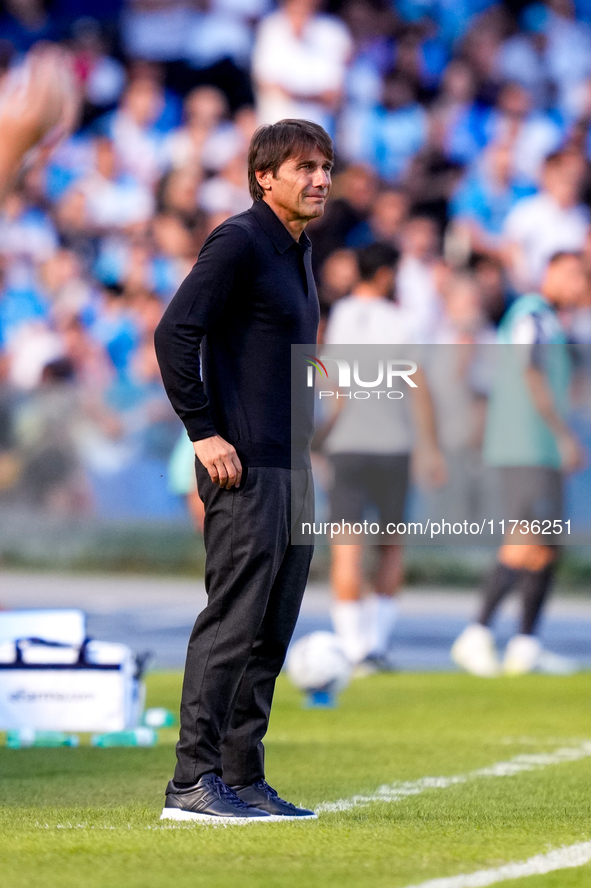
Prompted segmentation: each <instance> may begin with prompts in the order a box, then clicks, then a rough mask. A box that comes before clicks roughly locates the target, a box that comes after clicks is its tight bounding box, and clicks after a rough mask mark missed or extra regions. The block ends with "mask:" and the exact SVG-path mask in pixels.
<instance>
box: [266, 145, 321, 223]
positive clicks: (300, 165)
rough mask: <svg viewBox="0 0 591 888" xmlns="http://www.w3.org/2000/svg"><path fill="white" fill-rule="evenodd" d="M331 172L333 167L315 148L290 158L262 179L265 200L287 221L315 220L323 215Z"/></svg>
mask: <svg viewBox="0 0 591 888" xmlns="http://www.w3.org/2000/svg"><path fill="white" fill-rule="evenodd" d="M331 169H332V163H331V162H330V161H329V160H327V159H326V157H325V156H324V155H323V154H322V152H321V151H320V150H319V149H318V148H315V149H313V150H312V151H309V152H307V153H306V154H302V155H300V156H299V157H290V158H289V159H288V160H286V161H285V163H282V164H281V166H280V167H279V169H278V170H277V173H276V174H275V175H274V176H273V174H272V173H271V172H268V173H264V174H263V175H262V176H261V178H260V182H261V185H262V186H263V188H264V189H265V200H266V201H267V203H269V204H270V205H271V207H273V208H276V210H278V211H279V214H280V215H284V216H285V217H286V219H288V220H289V221H295V220H302V221H306V222H309V221H310V219H316V218H317V217H318V216H322V214H323V213H324V206H325V204H326V199H327V197H328V194H329V191H330V186H331V175H330V174H331ZM265 186H267V187H265Z"/></svg>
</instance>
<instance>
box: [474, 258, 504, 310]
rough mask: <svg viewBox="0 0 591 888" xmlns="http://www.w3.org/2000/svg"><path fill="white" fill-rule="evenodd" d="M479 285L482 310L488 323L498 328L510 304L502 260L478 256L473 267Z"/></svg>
mask: <svg viewBox="0 0 591 888" xmlns="http://www.w3.org/2000/svg"><path fill="white" fill-rule="evenodd" d="M470 267H471V268H472V271H473V273H474V277H475V279H476V281H477V283H478V289H479V292H480V300H481V305H482V310H483V312H484V314H485V317H486V318H487V319H488V322H489V323H490V324H492V325H493V326H494V327H497V326H498V324H499V321H500V320H501V318H502V317H503V314H504V313H505V309H506V307H507V304H508V302H509V286H508V283H507V275H506V272H505V268H504V265H503V263H502V262H501V261H500V259H493V258H492V257H491V256H482V255H478V254H476V255H475V256H473V257H472V260H471V265H470Z"/></svg>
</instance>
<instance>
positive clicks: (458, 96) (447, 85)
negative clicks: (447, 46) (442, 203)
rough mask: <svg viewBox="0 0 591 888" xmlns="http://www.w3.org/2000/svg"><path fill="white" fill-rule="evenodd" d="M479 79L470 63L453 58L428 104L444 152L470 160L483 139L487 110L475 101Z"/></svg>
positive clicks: (456, 157)
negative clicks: (430, 103) (433, 97)
mask: <svg viewBox="0 0 591 888" xmlns="http://www.w3.org/2000/svg"><path fill="white" fill-rule="evenodd" d="M477 90H478V83H477V80H476V75H475V73H474V71H473V69H472V68H471V67H470V65H469V64H468V63H467V62H466V61H465V60H464V59H461V58H454V59H452V60H451V61H450V62H449V64H448V65H447V67H446V68H445V70H444V72H443V76H442V78H441V83H440V85H439V93H438V95H437V96H436V98H435V100H434V102H433V105H432V107H431V117H432V118H433V124H432V125H435V126H436V128H437V131H438V133H440V140H441V145H442V147H443V150H444V151H445V154H446V156H447V157H448V158H449V159H450V160H452V161H455V162H457V163H460V164H470V163H472V161H473V160H474V159H475V158H476V157H477V155H478V153H479V152H480V151H481V150H482V148H483V146H484V145H485V143H486V134H485V129H484V127H485V122H486V117H487V114H488V112H487V110H486V109H485V108H484V107H483V106H482V105H481V104H479V103H478V102H477V101H476V93H477Z"/></svg>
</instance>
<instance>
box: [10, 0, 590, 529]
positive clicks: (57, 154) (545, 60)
mask: <svg viewBox="0 0 591 888" xmlns="http://www.w3.org/2000/svg"><path fill="white" fill-rule="evenodd" d="M0 8H1V10H2V12H1V15H0V69H1V72H2V73H1V75H0V76H6V72H7V71H9V70H10V68H11V66H13V65H15V64H17V63H18V61H19V59H20V58H22V56H23V55H24V54H25V53H26V52H27V51H28V50H29V49H30V48H31V47H32V46H33V45H34V44H35V43H36V42H37V41H40V40H51V41H56V42H59V43H62V44H63V45H65V46H67V47H68V48H69V50H70V52H71V54H72V58H73V64H74V69H75V73H76V76H77V78H78V79H79V82H80V85H81V88H82V90H83V94H84V103H83V109H82V113H81V119H80V121H79V125H78V127H77V129H76V131H75V132H74V134H73V135H71V136H70V137H69V138H68V139H67V140H65V141H63V142H62V143H61V144H60V145H59V146H58V147H57V149H51V150H50V149H48V148H44V147H43V146H42V147H41V148H40V149H37V150H36V152H35V153H34V154H33V155H32V156H31V157H29V158H28V161H27V164H26V167H25V170H24V172H23V173H22V175H21V177H20V179H19V181H18V184H17V185H16V187H15V188H14V189H13V190H12V192H11V193H10V194H9V196H8V198H7V199H6V201H5V202H4V204H3V206H2V207H1V208H0V496H3V497H5V498H6V497H8V498H10V497H12V496H17V497H18V498H19V500H21V501H26V502H30V503H31V504H34V505H37V506H43V507H46V508H48V509H50V510H54V511H58V512H65V513H68V514H71V513H74V514H79V513H80V514H83V513H85V512H93V510H94V511H97V510H98V511H101V509H103V510H104V511H108V510H109V508H110V506H109V503H110V502H111V505H112V504H113V503H114V502H115V501H116V497H117V492H119V493H120V492H121V489H122V487H121V484H122V483H123V482H122V481H121V479H122V478H123V477H124V476H125V471H126V470H128V469H129V470H131V469H132V468H133V470H134V471H137V470H138V466H141V465H144V466H152V472H153V473H155V476H156V475H157V477H159V478H160V477H162V475H163V470H162V466H163V465H165V464H166V461H167V460H168V457H169V456H170V453H171V451H172V449H173V447H174V444H175V442H176V440H177V439H178V436H179V434H180V431H181V427H180V423H179V421H178V420H177V419H176V417H175V416H174V415H173V414H172V411H171V408H170V406H169V404H168V401H167V399H166V397H165V395H164V392H163V389H162V386H161V382H160V377H159V372H158V368H157V364H156V360H155V355H154V350H153V345H152V337H153V331H154V328H155V326H156V324H157V322H158V320H159V318H160V315H161V313H162V311H163V309H164V307H165V306H166V304H167V302H168V301H169V300H170V299H171V297H172V296H173V294H174V292H175V290H176V288H177V286H178V285H179V283H180V282H181V280H182V279H183V277H184V276H185V275H186V274H187V273H188V271H189V269H190V268H191V266H192V264H193V263H194V261H195V259H196V257H197V255H198V252H199V248H200V246H201V245H202V243H203V241H204V239H205V238H206V237H207V235H208V233H209V232H210V231H212V230H213V229H214V228H215V227H216V226H217V225H219V224H220V223H221V222H222V221H223V220H224V219H226V218H228V217H229V216H230V215H233V214H235V213H239V212H241V211H243V210H245V209H247V208H248V207H249V206H250V203H251V200H250V197H249V194H248V187H247V170H246V153H247V147H248V143H249V140H250V137H251V135H252V133H253V132H254V130H255V128H256V126H257V125H258V124H260V123H268V122H274V121H276V120H278V119H280V118H283V117H305V118H308V119H311V120H315V121H317V122H318V123H321V124H322V125H323V126H324V127H325V128H326V129H327V130H328V131H329V132H330V134H331V135H332V136H333V138H334V141H335V146H336V152H337V163H336V166H335V170H334V185H333V192H332V198H331V200H330V202H329V206H328V209H327V212H326V214H325V216H324V218H323V219H322V220H319V221H318V222H317V223H314V224H313V225H310V228H309V232H310V236H311V239H312V241H313V257H314V264H315V272H316V277H317V281H318V285H319V293H320V299H321V305H322V311H323V317H324V319H325V320H326V319H327V317H328V316H329V313H330V310H331V307H332V306H333V305H334V303H335V301H336V300H338V299H339V298H341V297H343V296H346V295H348V294H350V293H351V292H353V291H354V288H355V284H356V280H357V263H356V249H358V248H360V247H363V246H367V245H369V244H372V243H386V244H388V245H391V246H393V247H395V248H396V249H397V250H399V251H400V254H401V259H400V262H399V266H398V271H397V279H396V298H397V300H398V302H399V304H400V305H401V306H402V307H403V308H404V309H405V312H406V315H407V319H408V321H409V325H410V329H411V330H412V333H411V334H409V336H410V338H411V340H412V341H415V342H420V343H446V342H449V343H470V342H487V341H492V340H493V339H494V328H495V325H496V324H497V323H498V321H499V319H500V318H501V316H502V314H503V312H504V310H505V308H506V307H507V305H508V304H509V303H510V302H511V300H512V299H513V298H515V295H517V294H519V293H523V292H528V291H531V290H535V289H536V288H537V286H538V284H539V281H540V278H541V275H542V274H543V271H544V268H545V265H546V262H547V261H548V259H549V258H550V257H551V256H552V255H553V254H554V253H556V252H557V251H561V250H576V251H583V253H584V255H585V257H587V258H588V262H589V269H590V272H591V235H590V221H591V216H590V211H589V205H590V201H591V166H590V162H589V161H590V159H591V0H577V2H576V3H575V2H573V0H548V2H546V3H534V4H533V5H528V4H527V3H525V4H523V3H519V2H506V3H494V2H490V0H329V2H328V3H327V4H326V5H324V6H323V5H321V3H320V2H319V0H285V2H283V3H281V4H280V5H279V6H275V5H274V3H273V0H127V2H122V0H54V2H43V0H3V2H2V4H1V5H0ZM567 321H568V324H569V328H570V333H571V335H572V336H573V338H574V339H576V340H578V341H582V342H589V341H591V293H590V300H589V309H588V310H586V309H585V310H581V311H580V312H579V313H578V315H577V316H576V317H571V318H569V319H567ZM141 477H142V479H143V480H141V481H136V486H137V488H138V491H136V492H137V494H138V497H139V499H138V502H140V501H141V502H142V503H143V506H142V508H144V509H146V510H147V511H148V512H149V511H150V509H152V511H154V510H155V511H156V512H158V511H159V510H160V512H161V513H162V514H165V513H166V512H167V509H168V510H170V508H171V507H170V506H168V505H166V500H165V497H162V498H161V499H160V500H159V499H158V496H157V495H156V494H155V492H154V491H155V488H154V487H152V488H150V484H151V481H150V478H151V476H150V474H149V472H148V473H147V474H145V475H142V476H141ZM89 479H90V480H89ZM93 479H95V480H96V479H102V481H101V483H98V482H97V483H94V482H93ZM106 479H111V482H110V483H111V485H112V501H111V500H108V498H107V500H105V501H104V502H102V501H101V496H102V494H101V490H104V489H105V484H106ZM113 479H115V480H113ZM101 484H102V487H101ZM107 486H108V485H107ZM140 494H143V499H142V496H141V495H140ZM129 500H130V496H129V495H128V496H127V502H128V504H129ZM101 503H102V504H101Z"/></svg>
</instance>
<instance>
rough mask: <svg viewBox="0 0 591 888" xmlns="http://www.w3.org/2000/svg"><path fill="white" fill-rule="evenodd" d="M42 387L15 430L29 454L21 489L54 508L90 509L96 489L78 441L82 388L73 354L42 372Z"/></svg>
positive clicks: (23, 409) (61, 510)
mask: <svg viewBox="0 0 591 888" xmlns="http://www.w3.org/2000/svg"><path fill="white" fill-rule="evenodd" d="M40 375H41V380H40V385H39V387H38V390H37V391H36V392H35V393H34V394H33V395H32V396H31V397H30V398H29V399H28V400H27V401H25V402H23V403H22V404H21V405H20V407H19V409H18V410H17V413H16V421H15V433H16V438H17V441H18V444H19V446H20V450H21V454H22V456H23V460H24V461H23V467H22V474H21V476H20V479H19V485H20V492H21V495H22V496H23V497H24V499H25V501H27V502H29V503H31V504H33V505H34V506H36V507H38V508H41V509H44V510H48V511H49V512H52V513H54V514H55V513H59V514H66V515H73V514H74V515H75V514H81V513H85V512H88V510H89V507H90V491H89V488H88V485H87V482H86V479H85V477H84V474H83V472H82V466H81V463H80V459H79V454H78V448H77V446H76V424H77V422H78V421H79V419H80V413H81V403H80V393H79V390H78V389H77V387H76V386H75V385H74V381H75V377H74V368H73V367H72V365H71V363H70V362H69V361H68V360H67V358H63V357H60V358H55V359H54V360H52V361H50V362H48V363H47V364H46V365H45V367H44V368H43V370H42V372H41V374H40Z"/></svg>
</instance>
